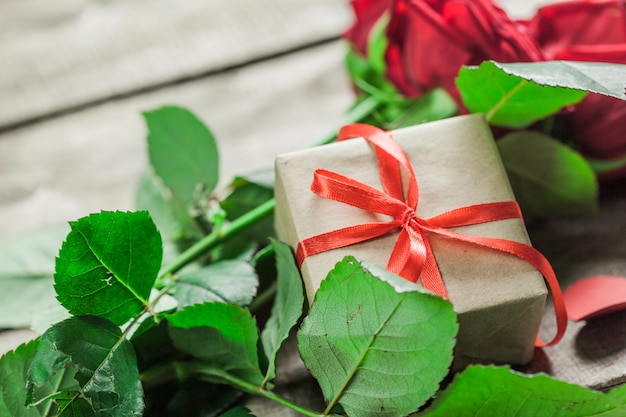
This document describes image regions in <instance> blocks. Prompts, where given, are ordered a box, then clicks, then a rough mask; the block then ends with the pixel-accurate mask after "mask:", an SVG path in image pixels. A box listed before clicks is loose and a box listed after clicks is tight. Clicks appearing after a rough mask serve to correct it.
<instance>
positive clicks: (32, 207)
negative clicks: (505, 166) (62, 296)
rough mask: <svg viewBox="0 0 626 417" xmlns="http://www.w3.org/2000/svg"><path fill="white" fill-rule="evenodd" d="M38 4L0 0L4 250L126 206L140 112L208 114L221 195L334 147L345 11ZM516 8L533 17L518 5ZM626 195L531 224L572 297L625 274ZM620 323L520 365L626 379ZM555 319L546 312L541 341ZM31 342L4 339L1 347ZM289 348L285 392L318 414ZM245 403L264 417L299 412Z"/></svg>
mask: <svg viewBox="0 0 626 417" xmlns="http://www.w3.org/2000/svg"><path fill="white" fill-rule="evenodd" d="M40 2H41V0H24V1H23V2H10V1H4V2H2V1H1V0H0V28H2V29H0V45H1V46H2V47H1V48H0V64H1V65H0V244H1V243H2V242H5V241H7V240H9V239H11V238H13V237H15V236H18V235H20V234H22V233H24V232H27V231H30V230H34V229H36V228H39V227H41V226H45V225H50V224H59V223H63V222H66V221H68V220H72V219H76V218H79V217H82V216H84V215H86V214H88V213H90V212H95V211H99V210H103V209H108V210H115V209H120V210H123V209H132V208H133V205H134V203H133V200H134V191H135V187H136V184H137V182H138V178H139V175H140V173H141V172H142V170H143V169H144V168H145V166H146V154H145V143H144V142H145V133H146V132H145V127H144V123H143V120H142V117H141V111H144V110H149V109H152V108H155V107H159V106H162V105H165V104H177V105H181V106H185V107H188V108H190V109H191V110H193V111H194V112H195V113H196V114H198V115H199V116H200V117H201V118H202V119H203V120H204V121H205V122H206V123H207V124H208V125H209V126H210V127H211V129H212V130H213V131H214V133H215V134H216V136H217V138H218V145H219V148H220V153H221V167H220V172H221V183H222V184H225V183H227V182H228V181H229V179H230V178H232V176H233V175H236V174H243V173H245V172H247V171H250V170H254V169H257V168H262V167H268V166H271V165H272V164H273V159H274V156H275V155H276V154H278V153H281V152H288V151H292V150H296V149H301V148H303V147H306V146H308V145H309V144H311V143H313V142H315V141H317V140H318V139H319V138H321V137H323V136H325V134H326V133H327V132H328V131H329V130H331V129H333V128H334V127H335V126H336V125H337V124H338V123H339V122H340V120H341V116H342V114H343V113H344V112H345V110H346V109H347V107H348V106H349V105H350V104H351V102H352V100H353V96H352V91H351V89H350V85H349V83H348V81H347V79H346V76H345V73H344V70H343V66H342V59H343V54H344V52H345V45H344V44H343V43H342V42H341V41H338V40H335V41H332V39H336V38H337V37H338V35H339V34H340V33H341V32H342V31H343V30H344V29H345V28H346V27H347V26H348V24H349V22H350V20H351V13H350V10H349V7H348V5H347V1H345V2H342V1H337V0H300V1H296V0H271V1H270V0H264V1H263V2H247V1H243V0H213V1H206V0H205V1H200V0H187V1H185V2H167V1H165V0H151V1H147V0H134V1H106V2H105V1H95V0H92V1H88V0H64V1H60V2H58V7H57V6H55V11H54V12H52V11H45V10H42V9H45V8H42V7H38V6H39V4H40ZM532 3H533V4H534V3H536V1H535V2H532ZM56 4H57V2H55V5H56ZM507 5H509V6H510V7H513V8H515V7H517V9H515V11H516V15H519V16H521V15H523V12H524V11H523V10H521V9H519V7H520V4H519V2H515V1H514V0H510V1H509V2H507ZM524 7H528V4H526V3H525V4H524ZM624 189H625V187H624V184H623V183H622V184H617V185H614V186H613V187H612V188H606V189H605V191H604V197H603V202H602V211H601V212H600V213H599V214H598V215H597V216H594V217H591V218H583V219H557V220H552V221H548V222H543V223H538V224H533V225H531V226H530V228H529V229H530V233H531V238H532V239H533V241H534V243H535V245H536V246H537V247H538V248H539V249H540V250H542V251H543V252H544V253H545V254H546V255H547V256H548V258H549V259H550V260H551V262H553V264H554V266H555V269H556V270H557V273H558V275H559V277H560V279H561V281H562V283H563V285H564V286H567V285H568V284H569V283H571V282H573V281H574V280H576V279H579V278H581V277H584V276H588V275H592V274H618V275H623V276H624V275H626V216H624V213H625V210H626V196H625V194H626V193H624ZM625 318H626V315H625V314H620V313H618V314H616V315H613V316H611V317H608V318H605V319H598V320H596V321H594V322H590V323H575V324H571V325H570V328H569V330H568V332H567V334H566V336H565V339H564V341H563V342H562V343H561V344H560V345H558V346H557V347H554V348H547V349H544V350H541V351H538V352H537V354H536V356H535V360H534V361H533V363H531V364H530V365H529V366H528V367H526V370H531V371H534V370H541V371H546V372H548V373H550V374H552V375H554V376H555V377H557V378H561V379H564V380H567V381H570V382H574V383H578V384H583V385H588V386H592V387H596V388H606V387H609V386H612V385H615V384H619V383H623V382H624V381H625V380H626V324H624V323H626V320H624V319H625ZM552 320H553V317H552V313H551V311H550V310H547V312H546V317H545V320H544V324H543V327H542V333H546V334H548V333H550V332H552V331H553V321H552ZM30 337H32V333H29V332H27V331H10V332H4V333H0V351H6V350H8V349H10V348H12V347H14V346H16V345H17V344H18V343H19V342H21V341H22V340H25V339H28V338H30ZM292 342H293V341H291V344H290V345H288V348H287V350H286V351H285V352H284V353H283V355H282V356H281V360H280V370H279V379H278V381H277V382H278V386H279V388H278V389H279V390H280V391H281V392H282V393H283V394H285V395H286V396H289V397H292V398H295V399H296V400H297V401H298V402H300V403H303V404H309V405H311V406H312V407H314V408H319V407H317V406H315V404H318V403H319V402H320V401H321V399H320V397H319V391H318V390H317V389H316V388H315V383H314V381H312V380H311V377H310V376H309V374H308V373H307V372H306V369H304V367H303V365H302V364H301V362H299V360H298V359H297V352H296V350H295V347H294V346H293V343H292ZM248 404H249V405H250V406H251V407H252V408H253V409H254V411H255V412H256V413H257V415H259V416H290V415H293V414H292V413H290V412H289V411H287V410H286V409H284V408H282V407H280V406H276V405H274V404H268V403H267V402H265V401H262V400H259V399H250V400H248Z"/></svg>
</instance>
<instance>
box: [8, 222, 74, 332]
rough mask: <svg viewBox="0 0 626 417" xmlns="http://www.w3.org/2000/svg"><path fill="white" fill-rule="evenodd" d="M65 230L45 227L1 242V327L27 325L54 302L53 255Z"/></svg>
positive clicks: (61, 241) (66, 229)
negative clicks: (33, 316) (34, 316)
mask: <svg viewBox="0 0 626 417" xmlns="http://www.w3.org/2000/svg"><path fill="white" fill-rule="evenodd" d="M67 231H68V227H67V225H62V226H53V227H47V228H43V229H39V230H36V231H34V232H31V233H28V234H25V235H22V236H18V237H16V238H14V239H12V240H9V241H8V242H5V243H3V244H2V245H1V246H0V305H1V306H2V309H0V328H4V329H8V328H23V327H28V326H29V325H30V322H31V319H32V314H33V313H34V312H36V311H38V310H40V309H42V308H45V307H46V306H48V305H50V304H52V303H56V300H55V298H54V296H55V293H54V287H53V286H52V283H53V280H52V275H53V274H54V258H55V256H56V254H57V253H58V251H59V248H60V247H61V244H62V243H63V238H64V237H65V235H67Z"/></svg>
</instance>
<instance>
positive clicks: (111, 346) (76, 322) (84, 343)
mask: <svg viewBox="0 0 626 417" xmlns="http://www.w3.org/2000/svg"><path fill="white" fill-rule="evenodd" d="M68 366H74V367H75V369H77V371H76V375H75V376H74V378H75V379H76V381H77V382H78V386H76V387H73V389H72V388H68V389H66V390H65V391H64V390H62V389H61V390H60V391H59V394H63V395H61V396H59V398H58V399H57V400H56V401H57V403H59V404H60V406H61V407H62V408H63V409H64V410H65V411H64V414H62V415H68V416H71V415H86V414H84V411H85V410H86V409H87V408H86V404H82V402H83V401H86V402H88V403H89V404H90V408H91V410H92V413H91V414H89V415H94V416H95V415H107V416H111V417H117V416H119V417H122V416H124V417H126V416H140V415H142V411H143V408H144V404H143V389H142V387H141V382H140V381H139V371H138V370H137V362H136V358H135V352H134V351H133V347H132V345H131V344H130V342H129V341H128V340H126V339H125V338H124V335H123V334H122V333H121V331H120V329H119V328H118V327H117V326H116V325H114V324H113V323H112V322H110V321H108V320H106V319H103V318H100V317H94V316H83V317H72V318H69V319H67V320H65V321H62V322H60V323H58V324H55V325H54V326H52V327H51V328H50V329H49V330H47V331H46V332H45V333H44V334H43V335H42V336H41V341H40V344H39V349H38V350H37V353H36V354H35V357H34V358H33V361H32V364H31V366H30V369H29V371H28V383H29V386H31V387H34V388H38V387H41V386H42V385H44V384H45V383H47V381H49V380H50V379H51V378H53V377H54V375H55V374H56V373H57V372H59V371H63V370H64V369H65V368H66V367H68ZM33 399H34V400H37V399H38V398H33Z"/></svg>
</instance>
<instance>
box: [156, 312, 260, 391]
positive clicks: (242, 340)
mask: <svg viewBox="0 0 626 417" xmlns="http://www.w3.org/2000/svg"><path fill="white" fill-rule="evenodd" d="M167 320H168V322H169V324H170V328H169V333H170V337H171V339H172V342H173V343H174V346H175V347H176V348H177V349H179V350H180V351H181V352H184V353H187V354H189V355H191V356H193V357H194V358H196V359H199V360H200V361H202V362H203V363H205V364H207V365H209V366H211V367H214V368H217V369H218V370H220V371H224V372H227V373H229V374H231V375H234V376H237V377H239V378H241V379H243V380H245V381H247V382H250V383H253V384H257V385H258V384H260V383H261V382H262V381H263V375H262V374H261V370H260V369H259V359H258V355H257V341H258V332H257V326H256V321H255V320H254V319H253V318H252V316H251V315H250V312H249V311H248V310H246V309H244V308H243V307H240V306H238V305H234V304H224V303H206V304H195V305H192V306H189V307H186V308H184V309H183V310H181V311H179V312H177V313H175V314H172V315H171V316H169V317H168V318H167ZM217 382H222V381H217Z"/></svg>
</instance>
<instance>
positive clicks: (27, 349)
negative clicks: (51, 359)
mask: <svg viewBox="0 0 626 417" xmlns="http://www.w3.org/2000/svg"><path fill="white" fill-rule="evenodd" d="M38 344H39V341H38V340H34V341H32V342H29V343H28V344H24V345H22V346H20V347H18V348H17V349H16V350H15V351H11V352H8V353H7V354H6V355H4V356H3V357H2V359H1V360H0V416H6V417H43V416H46V415H47V414H48V411H49V410H50V404H44V405H41V404H40V405H38V406H36V407H27V406H26V400H27V396H26V391H25V390H24V387H25V386H26V375H27V371H28V367H29V366H30V363H31V362H32V360H33V357H34V356H35V353H36V352H37V345H38ZM59 377H60V376H59ZM58 379H60V378H57V380H58ZM57 383H58V381H49V382H48V383H46V384H42V386H41V387H39V388H38V389H37V390H36V392H35V393H34V395H37V396H40V397H46V396H48V395H50V394H53V393H54V392H55V391H56V384H57Z"/></svg>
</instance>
